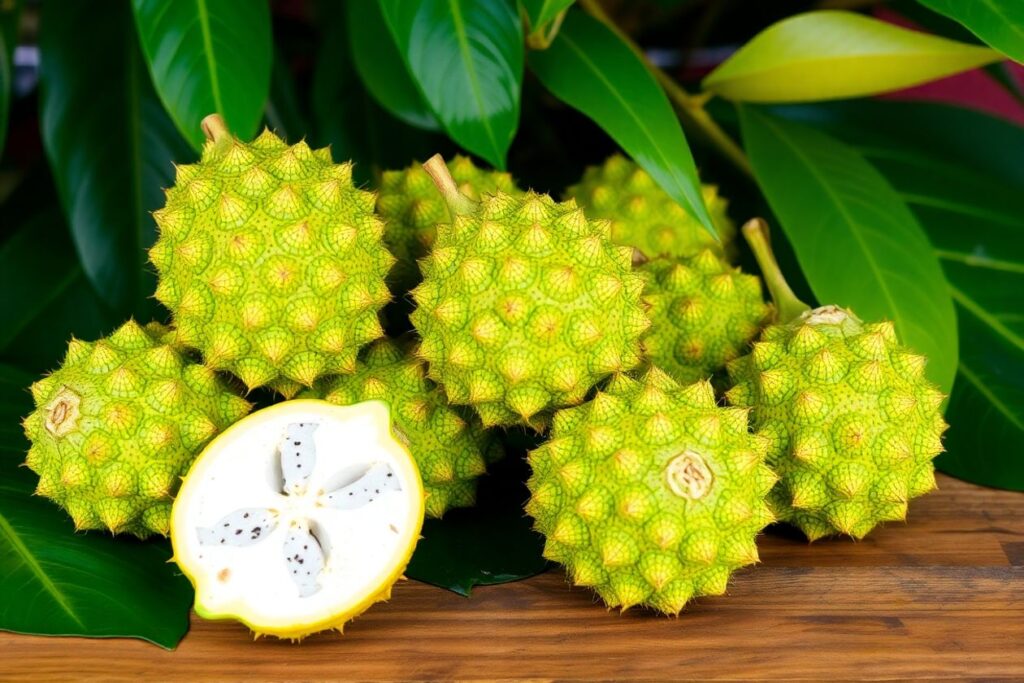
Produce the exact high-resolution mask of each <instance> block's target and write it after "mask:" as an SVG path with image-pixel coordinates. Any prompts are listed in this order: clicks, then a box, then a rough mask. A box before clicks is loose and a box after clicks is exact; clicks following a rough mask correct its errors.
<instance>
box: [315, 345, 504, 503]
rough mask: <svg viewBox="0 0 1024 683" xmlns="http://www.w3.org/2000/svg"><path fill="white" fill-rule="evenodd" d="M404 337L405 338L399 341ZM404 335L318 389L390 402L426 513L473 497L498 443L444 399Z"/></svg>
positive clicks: (344, 397) (337, 398)
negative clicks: (419, 481) (416, 472)
mask: <svg viewBox="0 0 1024 683" xmlns="http://www.w3.org/2000/svg"><path fill="white" fill-rule="evenodd" d="M403 342H404V343H403ZM411 351H412V350H411V348H410V345H409V344H408V340H402V342H396V341H392V340H386V339H385V340H378V341H376V342H374V343H373V344H371V345H370V346H368V347H367V348H366V349H364V350H363V352H362V354H360V358H359V363H358V364H357V366H356V371H355V372H354V373H352V374H351V375H342V376H338V377H333V378H329V379H327V380H323V381H322V382H320V383H318V384H317V387H316V390H315V392H312V393H310V394H306V396H307V397H308V396H312V395H316V396H318V397H320V398H323V399H324V400H326V401H327V402H329V403H333V404H334V405H339V406H347V405H352V404H354V403H359V402H361V401H371V400H375V399H376V400H381V401H384V402H385V403H387V404H388V405H389V406H390V407H391V418H392V420H393V421H394V431H395V434H396V436H397V437H398V438H399V439H400V440H401V441H403V442H404V443H405V444H406V446H407V447H408V448H409V452H410V453H411V454H412V456H413V458H414V459H415V460H416V464H417V466H418V467H419V470H420V475H421V476H422V477H423V487H424V490H425V491H426V494H427V502H426V510H427V516H428V517H441V516H442V515H444V513H445V512H447V511H448V510H450V509H451V508H457V507H468V506H471V505H473V504H474V503H475V502H476V480H477V478H478V477H479V476H480V475H482V474H484V472H485V471H486V468H487V464H488V463H490V462H494V461H496V460H498V459H500V458H501V456H502V450H501V445H500V444H499V442H498V441H497V439H495V438H494V436H493V435H492V434H490V433H488V432H486V431H485V430H484V429H483V426H482V425H481V424H480V421H479V420H478V419H477V418H476V416H475V415H468V416H467V415H465V414H463V413H462V412H459V411H458V410H457V409H455V408H454V407H452V406H450V405H448V399H447V398H446V397H445V395H444V392H442V391H441V389H440V388H439V387H438V386H437V385H436V384H434V383H433V382H432V381H430V380H429V379H428V378H427V376H426V373H427V368H426V364H425V363H423V361H422V360H420V359H419V358H417V357H416V356H415V355H414V354H413V353H412V352H411Z"/></svg>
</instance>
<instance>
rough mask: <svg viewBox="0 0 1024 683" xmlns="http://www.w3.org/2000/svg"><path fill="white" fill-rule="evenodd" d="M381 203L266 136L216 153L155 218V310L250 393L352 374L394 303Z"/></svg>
mask: <svg viewBox="0 0 1024 683" xmlns="http://www.w3.org/2000/svg"><path fill="white" fill-rule="evenodd" d="M374 201H375V199H374V196H373V195H372V194H371V193H369V192H364V191H362V190H357V189H356V188H355V187H354V186H353V185H352V166H351V164H347V163H346V164H341V165H335V164H334V163H332V161H331V158H330V152H329V150H327V149H319V150H315V151H314V150H311V149H310V148H309V147H308V146H307V145H306V144H305V143H304V142H300V143H298V144H296V145H292V146H288V145H287V144H285V142H284V141H283V140H281V139H280V138H278V137H277V136H276V135H274V134H273V133H271V132H270V131H264V132H263V134H261V135H260V136H259V137H258V138H256V140H254V141H253V142H252V143H250V144H245V143H242V142H240V141H238V140H236V139H234V138H231V137H222V138H219V139H217V140H216V141H211V142H208V143H207V144H206V146H205V147H204V149H203V155H202V158H201V159H200V161H199V163H197V164H194V165H190V166H179V167H178V169H177V176H176V178H175V186H174V187H173V188H171V189H170V190H168V192H167V205H166V206H165V207H164V208H163V209H160V210H159V211H157V212H156V213H155V214H154V217H155V218H156V222H157V225H158V226H159V238H158V240H157V242H156V244H155V245H154V246H153V248H152V250H151V251H150V259H151V260H152V262H153V264H154V265H155V266H156V268H157V271H158V273H159V285H158V287H157V291H156V298H157V299H158V300H159V301H160V302H161V303H163V304H164V305H166V306H167V307H168V308H169V309H170V310H171V312H172V313H173V314H174V322H175V326H176V328H177V332H178V340H179V341H180V342H181V343H182V344H184V345H186V346H189V347H191V348H196V349H198V350H199V351H201V352H202V354H203V358H204V360H205V362H206V363H207V365H209V366H211V367H213V368H215V369H217V370H227V371H230V372H232V373H234V374H236V375H237V376H238V377H240V378H241V379H242V381H243V382H245V384H246V386H248V387H249V388H250V389H251V388H254V387H258V386H263V385H266V384H271V383H276V384H281V385H284V386H292V387H294V386H295V385H301V386H310V385H312V383H313V382H314V381H315V380H316V379H317V378H318V377H321V376H324V375H328V374H335V373H344V372H351V371H352V369H353V367H354V366H355V361H356V354H357V353H358V351H359V349H360V348H361V347H362V346H364V345H365V344H366V343H368V342H370V341H372V340H374V339H376V338H378V337H380V336H381V334H382V330H381V326H380V321H379V320H378V315H377V314H378V311H379V310H380V309H381V307H383V305H384V304H385V303H387V301H389V299H390V295H389V293H388V290H387V286H386V284H385V276H386V275H387V272H388V270H389V268H390V267H391V264H392V263H393V262H394V257H392V256H391V255H390V254H389V253H388V251H387V249H386V248H385V247H384V244H383V241H382V235H383V230H384V226H383V222H382V221H381V220H380V219H379V218H377V217H376V216H375V215H374V213H373V207H374Z"/></svg>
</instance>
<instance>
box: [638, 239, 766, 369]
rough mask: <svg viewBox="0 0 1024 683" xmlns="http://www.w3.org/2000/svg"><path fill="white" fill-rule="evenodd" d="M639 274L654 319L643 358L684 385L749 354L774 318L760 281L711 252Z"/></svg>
mask: <svg viewBox="0 0 1024 683" xmlns="http://www.w3.org/2000/svg"><path fill="white" fill-rule="evenodd" d="M638 270H639V272H641V273H643V274H645V275H646V276H647V285H646V287H645V289H644V301H645V302H646V303H647V304H648V305H649V306H650V308H649V310H648V315H649V316H650V318H651V327H650V329H649V330H648V331H647V333H646V335H644V339H643V346H644V352H645V353H646V354H647V357H648V358H649V359H650V360H651V362H653V363H654V364H655V365H657V366H658V367H660V368H661V369H662V370H664V371H666V372H668V373H669V374H670V375H672V376H673V377H674V378H675V379H676V380H678V381H680V382H693V381H696V380H698V379H706V378H708V377H709V376H710V375H712V374H713V373H715V372H717V371H718V370H721V369H722V368H724V367H725V364H726V363H727V362H729V361H731V360H733V359H734V358H736V357H737V356H739V355H741V354H743V353H745V352H746V351H747V347H748V345H749V344H750V342H751V341H752V340H753V339H754V338H755V337H756V336H757V334H758V333H759V332H760V331H761V328H762V326H763V325H764V324H765V323H766V321H767V318H768V316H769V315H770V313H771V307H770V306H768V305H767V304H765V303H764V300H763V299H762V296H761V281H760V279H759V278H758V277H757V276H756V275H748V274H745V273H742V272H741V271H740V270H739V269H738V268H733V267H732V266H730V265H729V264H728V263H726V262H725V261H723V260H722V259H721V258H719V257H718V256H716V255H715V254H714V252H712V251H711V250H710V249H705V250H704V251H702V252H700V253H699V254H697V255H696V256H694V257H692V258H688V259H675V258H668V257H661V258H657V259H654V260H652V261H649V262H647V263H644V264H643V265H641V266H640V267H639V268H638Z"/></svg>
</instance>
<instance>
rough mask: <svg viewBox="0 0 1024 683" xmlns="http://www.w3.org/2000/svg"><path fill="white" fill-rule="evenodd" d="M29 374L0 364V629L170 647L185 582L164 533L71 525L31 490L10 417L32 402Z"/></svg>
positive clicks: (182, 609)
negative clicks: (145, 538) (140, 537)
mask: <svg viewBox="0 0 1024 683" xmlns="http://www.w3.org/2000/svg"><path fill="white" fill-rule="evenodd" d="M32 379H33V378H32V377H30V376H28V375H26V374H25V373H23V372H21V371H19V370H16V369H14V368H12V367H10V366H6V365H0V629H3V630H6V631H16V632H18V633H34V634H43V635H81V636H95V637H132V638H141V639H144V640H148V641H150V642H152V643H155V644H157V645H160V646H162V647H166V648H173V647H174V646H175V645H177V643H178V641H180V640H181V638H182V636H184V635H185V632H186V631H187V629H188V619H189V608H190V607H191V605H192V590H191V587H190V586H189V585H188V581H186V580H185V579H184V578H183V577H182V576H181V575H180V574H179V573H178V572H177V571H176V569H175V567H174V565H173V564H168V562H167V560H168V558H169V557H170V548H169V547H168V544H167V542H166V541H162V540H161V541H150V542H139V541H135V540H129V539H121V538H117V539H115V538H113V537H111V536H110V535H106V534H100V533H89V534H76V533H75V532H74V528H73V526H72V524H71V522H70V520H69V518H68V516H67V515H65V514H64V513H63V512H62V511H61V510H59V509H58V508H57V507H56V506H54V505H52V504H51V503H50V502H49V501H47V500H45V499H43V498H39V497H36V496H33V495H32V491H33V489H34V487H35V475H33V474H32V473H31V472H30V471H28V470H27V469H26V468H24V467H19V464H20V463H21V462H22V460H23V459H24V454H25V450H26V449H27V444H26V443H25V441H24V438H23V437H22V436H21V430H20V428H19V425H18V422H19V419H20V418H21V417H22V416H24V415H25V414H27V413H28V411H29V410H31V407H32V405H31V403H32V402H31V398H30V397H29V394H28V392H27V391H26V390H25V388H26V387H27V386H28V384H29V382H31V381H32Z"/></svg>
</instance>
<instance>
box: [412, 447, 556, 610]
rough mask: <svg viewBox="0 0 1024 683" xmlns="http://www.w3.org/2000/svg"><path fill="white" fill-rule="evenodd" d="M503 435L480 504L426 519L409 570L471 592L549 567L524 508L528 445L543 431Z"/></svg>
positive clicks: (483, 481) (479, 496) (418, 577)
mask: <svg viewBox="0 0 1024 683" xmlns="http://www.w3.org/2000/svg"><path fill="white" fill-rule="evenodd" d="M503 437H504V442H505V450H506V453H505V457H504V459H503V460H501V461H500V462H498V463H497V464H495V465H492V466H491V467H490V469H489V472H488V474H487V475H486V476H484V477H482V478H481V479H480V483H479V488H478V491H477V505H476V507H474V508H471V509H465V510H452V511H450V512H449V513H448V514H446V515H445V516H444V518H443V519H430V520H427V522H426V523H425V524H424V525H423V538H422V539H420V542H419V544H418V545H417V546H416V552H415V554H414V555H413V557H412V561H411V562H410V563H409V567H408V568H407V569H406V572H405V573H406V575H407V576H409V577H410V578H413V579H416V580H417V581H424V582H426V583H430V584H433V585H435V586H440V587H442V588H447V589H448V590H451V591H454V592H456V593H458V594H460V595H469V594H470V591H471V590H472V588H473V586H490V585H494V584H498V583H508V582H509V581H518V580H520V579H525V578H527V577H530V576H534V575H536V574H539V573H541V572H543V571H545V570H546V569H548V568H549V566H550V565H549V564H548V563H547V561H545V560H544V558H543V557H542V556H541V551H542V550H543V548H544V538H543V537H542V536H541V535H540V534H538V533H537V532H535V531H534V530H533V528H532V526H533V522H532V520H531V519H530V518H529V517H527V516H526V513H524V512H523V504H524V503H525V501H526V499H527V497H528V496H529V492H528V491H527V490H526V486H525V485H524V483H523V482H525V481H526V478H527V476H529V468H528V467H527V465H526V451H527V450H529V449H531V448H535V447H536V446H537V445H538V442H539V437H537V436H536V435H534V434H532V433H531V434H528V433H527V432H525V431H522V430H515V429H513V430H509V431H506V432H504V433H503Z"/></svg>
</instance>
